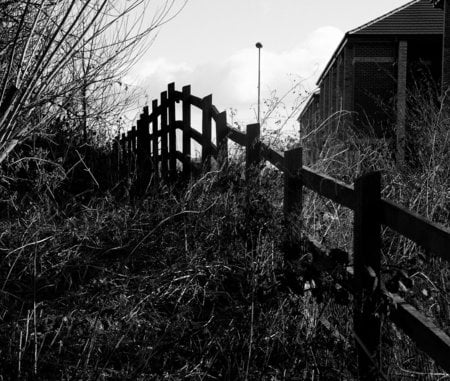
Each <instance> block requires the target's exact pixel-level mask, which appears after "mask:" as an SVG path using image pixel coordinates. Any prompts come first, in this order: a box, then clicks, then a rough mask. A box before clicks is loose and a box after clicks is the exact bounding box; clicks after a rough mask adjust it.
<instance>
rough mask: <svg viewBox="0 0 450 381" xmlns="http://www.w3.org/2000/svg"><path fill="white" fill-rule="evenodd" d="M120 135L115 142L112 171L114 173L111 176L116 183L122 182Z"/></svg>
mask: <svg viewBox="0 0 450 381" xmlns="http://www.w3.org/2000/svg"><path fill="white" fill-rule="evenodd" d="M120 156H121V152H120V133H119V134H117V136H116V137H115V138H114V140H113V146H112V157H111V169H112V170H113V172H114V173H112V174H111V176H112V177H114V182H117V181H120Z"/></svg>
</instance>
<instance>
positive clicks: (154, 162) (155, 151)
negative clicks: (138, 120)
mask: <svg viewBox="0 0 450 381" xmlns="http://www.w3.org/2000/svg"><path fill="white" fill-rule="evenodd" d="M151 122H152V137H151V140H152V165H153V173H154V175H155V176H156V177H159V144H158V141H159V136H158V100H157V99H154V100H153V101H152V117H151Z"/></svg>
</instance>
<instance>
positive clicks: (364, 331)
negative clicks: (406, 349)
mask: <svg viewBox="0 0 450 381" xmlns="http://www.w3.org/2000/svg"><path fill="white" fill-rule="evenodd" d="M380 194H381V175H380V172H372V173H368V174H366V175H363V176H361V177H359V178H357V179H356V181H355V213H354V227H353V229H354V230H353V239H354V242H353V267H354V282H355V283H354V284H355V303H354V315H353V324H354V334H355V338H356V342H357V344H356V346H357V349H358V350H357V353H358V369H359V377H360V379H361V380H376V379H378V375H379V371H381V360H380V346H381V320H380V317H379V314H377V311H376V310H377V296H378V295H379V293H378V291H379V288H380V268H381V225H380V217H379V210H380V199H381V195H380Z"/></svg>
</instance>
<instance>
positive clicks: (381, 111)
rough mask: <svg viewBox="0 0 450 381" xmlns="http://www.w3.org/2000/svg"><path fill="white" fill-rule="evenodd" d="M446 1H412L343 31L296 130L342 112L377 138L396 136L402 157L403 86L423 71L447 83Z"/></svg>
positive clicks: (449, 47)
mask: <svg viewBox="0 0 450 381" xmlns="http://www.w3.org/2000/svg"><path fill="white" fill-rule="evenodd" d="M448 2H450V0H431V1H430V0H414V1H411V2H409V3H407V4H405V5H404V6H402V7H399V8H397V9H395V10H393V11H391V12H389V13H387V14H385V15H383V16H381V17H378V18H376V19H374V20H372V21H370V22H368V23H366V24H364V25H362V26H360V27H358V28H356V29H353V30H351V31H349V32H347V33H346V34H345V36H344V37H343V39H342V41H341V43H340V44H339V46H338V47H337V49H336V51H335V52H334V54H333V56H332V57H331V59H330V60H329V62H328V64H327V65H326V67H325V69H324V71H323V72H322V74H321V75H320V77H319V79H318V81H317V87H318V91H316V92H314V93H313V94H312V96H311V97H310V99H309V100H308V101H307V103H306V104H305V107H304V108H303V110H302V112H301V114H300V116H299V117H298V121H299V123H300V133H301V134H302V131H308V130H310V128H311V126H312V125H314V123H315V122H316V121H317V120H322V121H323V120H325V119H327V118H328V117H329V116H330V115H333V114H335V113H336V112H339V111H343V110H345V111H348V112H350V113H347V114H348V115H347V116H346V117H345V118H346V120H347V121H348V122H349V123H351V124H352V125H354V126H355V128H357V129H358V130H361V131H364V130H365V129H366V128H367V127H368V126H370V127H371V128H372V129H373V131H374V132H375V134H376V136H378V137H382V136H384V137H389V138H393V139H395V140H396V150H397V155H398V156H399V158H400V159H402V158H403V157H404V135H405V115H406V91H407V86H408V84H409V83H411V81H412V80H413V79H420V76H423V75H427V77H431V79H432V80H434V81H435V82H436V83H442V89H443V90H444V89H445V88H446V86H448V85H450V76H449V73H448V72H449V71H450V68H449V66H450V65H444V63H447V62H449V60H450V55H449V53H450V44H449V43H448V40H449V38H448V37H449V36H450V23H449V22H445V23H444V19H446V20H449V18H448V14H449V9H450V7H448V6H447V5H446V4H447V3H448ZM443 9H445V10H444V11H443ZM444 14H445V15H446V17H444ZM444 24H445V27H444ZM447 29H448V30H449V32H448V33H445V36H446V38H443V35H444V30H447ZM446 44H447V45H446ZM446 47H447V48H446ZM442 78H444V79H445V78H447V79H448V82H445V80H444V81H442V82H441V79H442ZM445 83H447V84H448V85H446V86H445V87H444V84H445ZM336 123H337V122H336V118H330V125H332V126H336ZM392 126H396V131H392V129H393V128H392Z"/></svg>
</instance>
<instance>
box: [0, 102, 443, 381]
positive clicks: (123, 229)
mask: <svg viewBox="0 0 450 381" xmlns="http://www.w3.org/2000/svg"><path fill="white" fill-rule="evenodd" d="M417 104H418V105H420V104H422V105H423V106H424V107H423V108H419V107H418V108H411V115H410V119H411V123H410V126H411V131H413V133H414V135H411V136H413V137H414V139H413V141H411V143H410V149H411V152H413V153H414V155H413V157H414V160H410V162H409V163H408V165H407V166H405V167H403V168H398V167H397V166H396V165H395V163H394V161H393V159H392V155H391V153H390V152H391V151H390V147H389V145H388V144H387V143H386V142H384V141H381V140H380V141H375V142H374V141H373V140H372V141H363V140H361V139H359V138H358V137H357V136H354V133H353V132H352V130H351V129H349V130H348V133H347V135H346V139H345V140H342V138H340V136H341V135H338V134H333V133H329V134H327V138H326V140H325V142H324V143H323V144H322V145H321V147H320V152H319V153H318V160H317V161H316V162H315V163H314V164H313V167H314V169H316V170H319V171H322V172H324V173H327V174H329V175H331V176H334V177H336V178H339V179H341V180H343V181H346V182H348V183H351V182H352V181H353V179H354V178H355V177H356V176H357V175H359V174H361V173H364V172H367V171H370V170H382V171H383V178H384V189H383V196H384V197H386V198H389V199H392V200H395V201H397V202H399V203H401V204H403V205H405V206H407V207H409V208H410V209H412V210H415V211H417V212H419V213H420V214H422V215H424V216H426V217H428V218H430V219H432V220H434V221H437V222H440V223H442V224H444V225H447V226H449V224H448V221H449V215H450V184H449V175H450V172H449V170H450V160H449V159H450V158H449V156H448V155H449V152H450V149H449V148H450V143H449V129H448V123H447V121H446V120H445V118H444V116H443V114H442V113H441V112H440V110H439V109H436V108H435V107H437V106H435V105H425V103H423V102H422V103H417ZM412 105H413V103H412ZM425 106H426V107H425ZM419 116H420V120H419ZM56 131H58V129H57V128H56ZM67 134H68V133H67ZM75 135H76V134H75ZM51 136H52V139H53V141H56V142H59V144H57V145H55V144H53V143H49V142H48V141H42V142H41V141H39V140H38V141H36V140H35V141H34V143H33V142H32V141H30V142H26V143H25V144H23V145H22V146H21V147H20V148H19V149H18V150H16V151H17V152H15V154H14V155H12V156H10V157H9V159H8V161H7V162H6V163H4V166H3V168H2V177H1V194H2V200H1V201H2V204H3V207H2V210H1V220H0V224H1V233H0V260H1V262H0V286H1V293H0V294H1V299H0V319H1V322H0V342H1V343H2V344H1V345H0V374H1V375H2V377H3V379H6V380H7V379H41V380H53V379H55V380H102V379H105V380H106V379H108V380H185V379H192V380H208V379H218V380H222V379H223V380H238V379H242V380H246V379H247V380H353V379H355V378H356V372H357V371H356V361H355V343H354V340H353V338H352V332H351V326H352V325H351V297H350V295H348V293H346V292H345V290H341V289H336V288H335V286H334V284H333V282H331V280H330V278H329V277H328V276H326V275H324V274H322V273H318V272H317V271H316V270H315V269H314V267H312V266H311V263H310V261H311V253H310V251H309V250H310V248H309V247H308V245H306V244H305V243H304V242H303V241H301V240H300V232H298V234H299V237H298V240H297V241H296V243H295V245H294V244H293V245H291V246H289V245H288V246H286V243H285V242H284V241H283V232H282V230H281V227H282V210H281V208H280V207H281V203H282V194H281V192H282V191H281V189H282V187H281V184H282V178H281V176H280V174H279V173H278V172H277V171H276V170H273V169H271V168H265V169H264V170H263V171H259V170H260V169H262V166H261V168H258V169H255V171H256V172H257V173H260V174H259V175H258V176H255V177H254V180H252V181H251V182H246V181H245V168H244V167H243V161H242V156H239V154H238V155H237V156H236V158H235V159H234V160H232V161H231V163H230V165H229V166H228V167H224V168H219V169H217V170H214V171H209V172H207V171H205V172H203V173H202V175H201V176H200V177H198V178H195V179H192V180H191V181H181V180H180V181H179V182H178V183H170V184H169V183H165V182H160V183H156V184H153V185H151V186H149V187H148V188H147V190H146V192H145V194H144V195H140V196H139V197H138V196H136V195H135V194H134V192H133V189H134V188H133V184H134V182H135V180H136V179H135V177H134V175H133V174H130V177H129V178H126V179H122V180H120V181H119V180H118V179H117V178H114V176H112V175H113V172H114V169H113V168H112V167H111V161H110V160H108V154H107V152H106V151H104V150H106V148H102V149H100V148H95V147H92V146H89V145H88V144H85V145H81V144H79V141H78V140H77V137H76V136H75V137H73V139H68V138H69V137H70V134H69V135H63V138H62V139H61V140H58V134H52V135H51ZM68 142H72V143H68ZM303 144H304V145H305V146H307V145H308V144H309V143H308V141H307V140H305V141H304V142H303ZM298 217H299V216H298ZM301 218H302V223H303V228H304V233H303V234H307V235H308V236H310V237H312V238H315V239H316V240H318V241H320V243H321V244H322V245H324V246H327V247H329V248H339V249H342V250H346V251H347V252H349V253H351V251H352V247H351V242H352V237H351V236H350V234H351V233H350V232H351V225H352V215H351V213H350V211H348V210H345V209H344V208H341V207H339V206H337V205H335V204H333V203H332V202H330V201H327V200H324V199H322V198H320V197H318V196H316V195H314V194H312V193H309V192H305V195H304V208H303V215H302V216H301ZM383 261H384V262H385V263H386V264H388V265H389V266H388V268H390V269H392V274H395V273H396V271H397V270H402V271H404V272H405V273H406V277H407V278H408V279H410V280H411V282H410V283H408V284H406V285H405V284H404V285H403V286H404V287H403V288H400V289H399V290H398V291H399V292H400V293H402V295H403V296H404V297H406V298H407V299H408V300H410V301H411V303H413V304H415V305H417V306H418V307H420V308H421V310H423V311H425V313H426V314H427V315H428V316H429V317H431V318H432V319H433V320H434V321H435V322H436V324H437V325H438V326H440V327H441V328H443V329H444V330H446V331H447V333H450V330H449V308H448V306H449V297H448V292H449V290H450V272H449V269H448V265H446V264H444V263H443V262H442V261H440V260H438V259H426V258H425V256H424V255H422V253H421V250H420V249H419V248H417V247H415V246H414V245H413V244H411V242H410V241H408V240H406V239H400V238H398V236H396V235H395V234H394V233H393V232H391V231H385V232H384V246H383ZM338 270H339V269H338V268H337V269H336V271H338ZM392 274H391V275H392ZM337 275H339V273H337ZM383 331H384V337H385V341H384V342H385V343H386V349H385V350H383V353H382V355H383V357H384V358H385V361H384V363H385V364H386V369H383V372H384V374H385V375H386V377H388V378H389V379H406V378H413V379H424V380H426V379H430V380H437V379H441V380H442V379H446V378H448V375H445V373H443V372H442V371H441V370H439V369H438V368H437V367H436V366H435V365H434V364H433V362H432V361H431V360H430V359H428V358H427V357H426V356H424V355H422V354H420V352H419V351H418V350H417V349H415V348H414V346H413V345H412V344H411V343H410V342H409V341H408V340H407V339H406V338H405V336H404V335H403V334H402V333H401V332H400V331H398V330H397V329H396V328H394V327H393V326H392V325H391V324H390V323H388V322H387V321H386V322H385V323H384V325H383Z"/></svg>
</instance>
